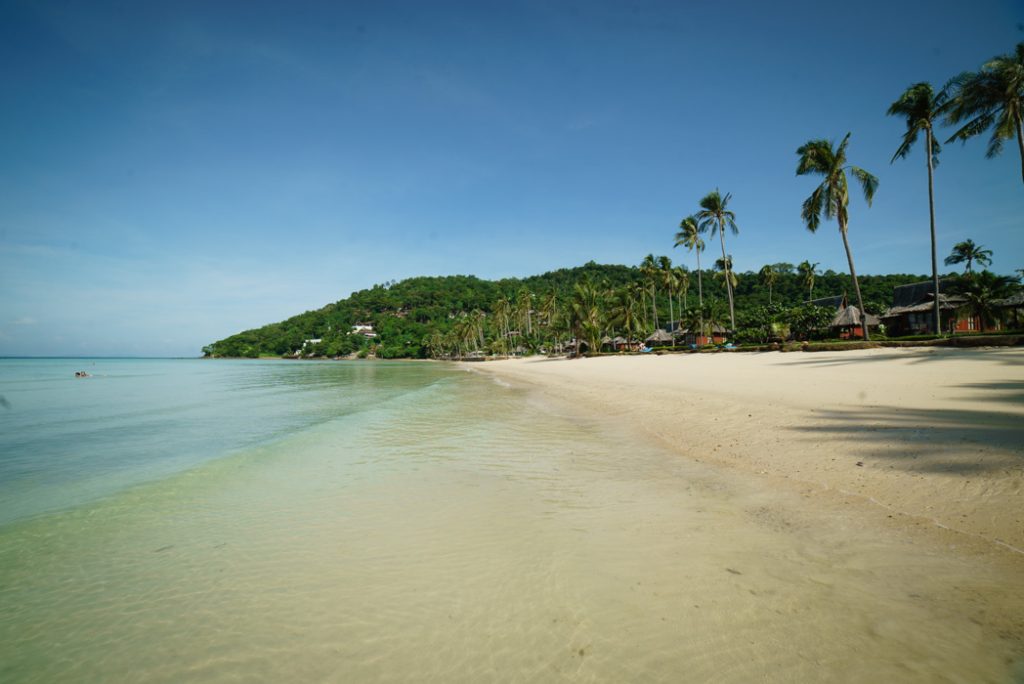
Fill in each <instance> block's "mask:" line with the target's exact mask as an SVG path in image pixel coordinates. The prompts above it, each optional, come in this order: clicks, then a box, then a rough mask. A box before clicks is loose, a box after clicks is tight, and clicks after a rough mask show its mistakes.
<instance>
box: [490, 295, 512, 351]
mask: <svg viewBox="0 0 1024 684" xmlns="http://www.w3.org/2000/svg"><path fill="white" fill-rule="evenodd" d="M511 318H512V303H511V302H510V301H509V300H508V297H506V296H505V295H502V296H501V297H499V298H498V301H497V302H496V303H495V304H494V323H495V325H497V326H498V330H499V332H501V336H502V337H503V338H504V339H505V340H507V339H508V337H509V335H510V333H511V331H510V330H509V320H510V319H511Z"/></svg>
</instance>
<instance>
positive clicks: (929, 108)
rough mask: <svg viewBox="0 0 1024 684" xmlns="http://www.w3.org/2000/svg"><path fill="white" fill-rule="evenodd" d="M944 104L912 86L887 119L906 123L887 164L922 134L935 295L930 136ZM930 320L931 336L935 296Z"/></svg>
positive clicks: (934, 145)
mask: <svg viewBox="0 0 1024 684" xmlns="http://www.w3.org/2000/svg"><path fill="white" fill-rule="evenodd" d="M948 101H949V98H948V96H947V94H946V91H945V90H942V91H940V92H938V93H935V92H933V91H932V85H931V83H915V84H914V85H912V86H910V87H909V88H907V89H906V91H905V92H904V93H903V94H902V95H900V97H899V99H898V100H896V101H895V102H893V103H892V105H891V106H890V107H889V111H888V114H889V116H903V117H906V121H907V131H906V133H904V134H903V142H902V143H900V146H899V148H897V149H896V154H894V155H893V156H892V160H891V161H890V162H889V163H890V164H891V163H893V162H895V161H896V160H897V159H905V158H906V157H907V155H908V154H910V148H911V147H913V145H914V143H915V142H917V135H918V133H920V132H921V131H924V148H925V158H926V159H927V160H928V218H929V221H930V224H929V225H930V226H931V236H932V287H934V288H935V292H936V295H937V294H938V291H939V266H938V262H936V260H935V195H934V183H933V180H932V175H933V171H934V167H935V166H936V165H937V164H938V163H939V152H940V150H941V148H940V147H939V143H938V142H937V141H936V140H935V138H934V136H933V133H934V123H935V119H936V118H937V117H938V116H939V114H940V112H941V111H942V108H943V107H944V106H945V105H946V103H947V102H948ZM932 318H933V321H932V326H933V329H934V331H935V334H938V333H939V331H941V330H942V322H941V320H940V314H939V298H938V296H936V297H935V298H934V306H933V308H932Z"/></svg>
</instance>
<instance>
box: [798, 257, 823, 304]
mask: <svg viewBox="0 0 1024 684" xmlns="http://www.w3.org/2000/svg"><path fill="white" fill-rule="evenodd" d="M796 272H797V273H798V274H799V275H800V282H802V283H803V284H804V287H806V288H807V301H811V300H812V299H814V278H815V276H817V275H818V262H817V261H815V262H814V263H813V264H812V263H811V262H810V261H804V262H803V263H801V264H799V265H798V266H797V267H796Z"/></svg>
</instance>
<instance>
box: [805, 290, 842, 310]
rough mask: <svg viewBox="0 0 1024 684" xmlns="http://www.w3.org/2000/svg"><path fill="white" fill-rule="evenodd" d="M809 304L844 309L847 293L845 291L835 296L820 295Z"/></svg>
mask: <svg viewBox="0 0 1024 684" xmlns="http://www.w3.org/2000/svg"><path fill="white" fill-rule="evenodd" d="M808 304H813V305H814V306H821V307H824V308H826V309H836V310H838V309H842V308H843V307H845V306H846V293H845V292H844V293H843V294H841V295H835V296H833V297H818V298H817V299H812V300H811V301H809V302H808Z"/></svg>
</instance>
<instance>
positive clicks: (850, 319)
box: [832, 306, 879, 328]
mask: <svg viewBox="0 0 1024 684" xmlns="http://www.w3.org/2000/svg"><path fill="white" fill-rule="evenodd" d="M866 318H867V322H868V325H869V326H870V327H875V326H877V325H878V323H879V320H878V316H874V315H872V314H868V315H867V316H866ZM860 324H861V316H860V309H858V308H857V307H855V306H848V307H846V308H843V309H840V310H839V311H837V312H836V315H835V317H834V318H833V319H832V327H833V328H855V327H859V326H860Z"/></svg>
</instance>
